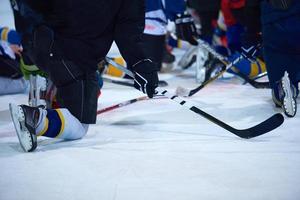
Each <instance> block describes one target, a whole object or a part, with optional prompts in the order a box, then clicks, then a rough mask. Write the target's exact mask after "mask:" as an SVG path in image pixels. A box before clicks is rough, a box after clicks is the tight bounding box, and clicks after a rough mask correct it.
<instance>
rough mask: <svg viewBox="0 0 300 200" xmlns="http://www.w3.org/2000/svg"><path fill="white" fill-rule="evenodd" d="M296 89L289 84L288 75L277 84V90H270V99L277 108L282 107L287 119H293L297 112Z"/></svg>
mask: <svg viewBox="0 0 300 200" xmlns="http://www.w3.org/2000/svg"><path fill="white" fill-rule="evenodd" d="M297 93H298V91H297V88H296V87H295V86H294V85H293V84H291V82H290V79H289V76H288V73H287V72H285V73H284V76H283V77H282V78H281V80H280V81H279V82H278V83H277V88H275V89H273V90H272V98H273V101H274V103H275V105H276V106H277V107H282V109H283V111H284V113H285V114H286V116H288V117H294V116H295V115H296V112H297V102H296V98H297Z"/></svg>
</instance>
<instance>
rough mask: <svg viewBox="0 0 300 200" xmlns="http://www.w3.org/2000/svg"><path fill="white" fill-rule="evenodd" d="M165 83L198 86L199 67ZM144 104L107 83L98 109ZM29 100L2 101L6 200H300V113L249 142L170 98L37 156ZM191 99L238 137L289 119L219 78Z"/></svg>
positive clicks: (121, 113) (123, 111)
mask: <svg viewBox="0 0 300 200" xmlns="http://www.w3.org/2000/svg"><path fill="white" fill-rule="evenodd" d="M6 6H7V2H6V1H5V0H0V15H1V16H0V19H1V21H0V22H1V25H4V24H3V23H8V24H7V25H8V26H11V24H12V20H11V17H10V12H9V11H8V10H7V9H4V8H5V7H6ZM160 77H161V79H163V80H166V81H167V82H168V83H169V86H168V87H167V88H166V89H168V90H169V91H170V92H174V91H175V89H176V87H177V86H183V87H187V88H194V87H196V86H197V84H196V83H195V78H194V69H193V68H191V69H189V70H187V71H181V70H180V69H178V68H175V70H174V71H173V72H172V73H170V74H160ZM142 95H143V94H141V93H140V92H139V91H136V90H134V89H132V88H128V87H125V86H119V85H114V84H111V83H105V85H104V88H103V90H102V96H101V97H100V98H99V102H98V109H101V108H105V107H107V106H110V105H113V104H115V103H120V102H122V101H124V100H129V99H132V98H135V97H138V96H142ZM27 98H28V97H27V94H17V95H6V96H0V200H29V199H30V200H38V199H43V200H66V199H70V200H71V199H72V200H83V199H85V200H109V199H111V200H116V199H119V200H169V199H172V200H199V199H203V200H227V199H228V200H229V199H230V200H266V199H272V200H298V199H300V131H299V125H300V113H299V112H298V113H297V115H296V117H295V118H292V119H288V118H285V122H284V124H283V125H282V126H280V127H279V128H277V129H275V130H274V131H272V132H270V133H267V134H265V135H263V136H260V137H257V138H253V139H250V140H245V139H240V138H238V137H236V136H235V135H233V134H231V133H230V132H228V131H226V130H224V129H222V128H220V127H218V126H216V125H215V124H213V123H211V122H210V121H208V120H206V119H205V118H202V117H201V116H200V115H197V114H195V113H193V112H191V111H189V110H186V109H185V108H183V107H182V106H180V105H178V104H176V103H174V102H172V101H171V100H169V99H153V100H145V101H141V102H137V103H135V104H132V105H128V106H125V107H122V108H119V109H115V110H113V111H110V112H107V113H104V114H101V115H99V116H98V118H97V124H96V125H91V126H90V129H89V131H88V134H87V136H86V137H84V138H83V139H82V140H77V141H62V140H54V139H48V138H40V139H39V140H38V148H37V150H36V151H35V152H33V153H24V152H22V149H21V147H20V145H19V143H18V139H17V136H16V134H15V131H14V128H13V124H12V122H11V119H10V115H9V111H8V103H9V102H12V103H16V104H22V103H23V104H26V103H27ZM188 100H189V101H191V102H193V103H194V104H195V105H196V106H197V107H198V108H200V109H203V110H204V111H206V112H208V113H210V114H212V115H213V116H216V117H217V118H219V119H221V120H223V121H225V122H226V123H228V124H230V125H232V126H234V127H235V128H238V129H242V128H248V127H250V126H253V125H255V124H257V123H259V122H262V121H264V120H265V119H266V118H268V117H270V116H271V115H273V114H274V113H276V112H280V110H279V109H276V108H275V107H274V105H273V103H272V100H271V92H270V90H268V89H254V88H253V87H251V86H249V85H247V84H246V85H242V81H241V80H239V79H237V78H231V79H224V78H223V79H219V80H217V81H215V82H214V83H212V84H210V85H209V86H208V87H206V88H205V89H203V90H201V91H200V92H199V93H197V94H196V95H195V96H193V97H191V98H189V99H188ZM298 102H300V99H299V98H298ZM298 106H299V103H298Z"/></svg>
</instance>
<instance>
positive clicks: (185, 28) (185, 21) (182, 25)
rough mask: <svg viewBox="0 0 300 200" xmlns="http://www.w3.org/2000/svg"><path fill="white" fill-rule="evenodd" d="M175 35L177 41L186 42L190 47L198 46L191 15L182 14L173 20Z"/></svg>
mask: <svg viewBox="0 0 300 200" xmlns="http://www.w3.org/2000/svg"><path fill="white" fill-rule="evenodd" d="M175 25H176V35H177V37H178V38H179V39H181V40H184V41H188V42H189V43H190V44H192V45H198V42H197V38H198V33H197V29H196V26H195V24H194V20H193V18H192V16H191V15H189V14H183V15H179V16H177V18H176V19H175Z"/></svg>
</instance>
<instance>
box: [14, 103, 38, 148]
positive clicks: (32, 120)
mask: <svg viewBox="0 0 300 200" xmlns="http://www.w3.org/2000/svg"><path fill="white" fill-rule="evenodd" d="M9 109H10V114H11V118H12V120H13V123H14V126H15V129H16V133H17V136H18V138H19V142H20V145H21V147H22V148H23V150H24V151H25V152H30V151H34V150H35V149H36V147H37V137H36V134H35V133H36V127H37V124H38V121H39V117H40V113H41V112H40V109H39V108H38V107H30V106H26V105H14V104H9Z"/></svg>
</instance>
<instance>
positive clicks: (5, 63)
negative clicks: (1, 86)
mask: <svg viewBox="0 0 300 200" xmlns="http://www.w3.org/2000/svg"><path fill="white" fill-rule="evenodd" d="M0 76H4V77H8V78H20V77H22V73H21V70H20V63H19V62H18V61H17V60H13V59H10V58H7V57H4V56H0Z"/></svg>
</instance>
